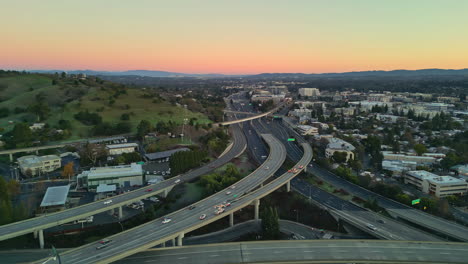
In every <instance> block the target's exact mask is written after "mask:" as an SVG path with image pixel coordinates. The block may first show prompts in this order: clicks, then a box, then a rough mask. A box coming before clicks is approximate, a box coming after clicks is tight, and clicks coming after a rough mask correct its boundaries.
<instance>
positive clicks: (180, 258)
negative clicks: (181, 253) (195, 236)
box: [177, 257, 188, 259]
mask: <svg viewBox="0 0 468 264" xmlns="http://www.w3.org/2000/svg"><path fill="white" fill-rule="evenodd" d="M187 258H188V257H180V258H177V259H187Z"/></svg>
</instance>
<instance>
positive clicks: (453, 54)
mask: <svg viewBox="0 0 468 264" xmlns="http://www.w3.org/2000/svg"><path fill="white" fill-rule="evenodd" d="M182 3H183V4H182ZM466 10H468V1H456V0H452V1H436V0H431V1H403V0H396V1H371V0H356V1H344V0H341V1H340V0H327V1H299V0H298V1H267V0H262V1H260V0H259V1H242V0H241V1H235V2H227V1H226V2H224V1H206V0H205V1H203V0H200V1H195V0H190V1H180V2H170V1H149V0H140V1H110V0H103V1H90V0H83V1H73V2H72V1H59V0H45V1H40V2H38V1H33V0H27V1H21V2H17V1H10V2H8V3H3V4H2V9H1V10H0V22H2V24H3V25H5V27H4V28H3V29H4V30H3V32H2V48H1V51H0V68H1V69H19V70H22V69H26V70H40V69H43V70H47V69H49V70H52V69H60V70H87V69H90V70H96V71H126V70H155V71H169V72H180V73H200V74H207V73H221V74H257V73H265V72H271V73H279V72H281V73H328V72H350V71H368V70H397V69H406V70H416V69H427V68H440V69H463V68H467V67H468V63H467V62H468V50H467V48H466V47H467V46H468V35H467V34H464V32H465V31H466V27H467V26H468V16H466V14H465V13H466Z"/></svg>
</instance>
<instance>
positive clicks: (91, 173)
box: [77, 163, 143, 189]
mask: <svg viewBox="0 0 468 264" xmlns="http://www.w3.org/2000/svg"><path fill="white" fill-rule="evenodd" d="M77 179H78V186H80V187H84V188H88V189H96V187H97V186H99V184H115V185H117V186H125V187H129V186H133V185H143V168H142V166H141V164H136V163H132V164H130V165H121V166H111V167H97V168H91V169H90V170H88V171H83V172H82V173H81V174H79V175H78V176H77Z"/></svg>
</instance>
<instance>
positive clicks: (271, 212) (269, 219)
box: [262, 207, 280, 240]
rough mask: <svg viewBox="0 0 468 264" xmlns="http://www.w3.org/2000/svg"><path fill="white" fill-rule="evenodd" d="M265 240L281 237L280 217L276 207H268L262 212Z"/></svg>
mask: <svg viewBox="0 0 468 264" xmlns="http://www.w3.org/2000/svg"><path fill="white" fill-rule="evenodd" d="M262 233H263V239H265V240H273V239H278V238H279V236H280V229H279V217H278V211H277V210H276V207H266V208H264V209H263V212H262Z"/></svg>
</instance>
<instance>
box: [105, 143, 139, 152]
mask: <svg viewBox="0 0 468 264" xmlns="http://www.w3.org/2000/svg"><path fill="white" fill-rule="evenodd" d="M137 147H138V144H137V143H124V144H113V145H107V146H106V150H107V152H108V153H109V155H120V154H123V153H132V152H135V149H136V148H137Z"/></svg>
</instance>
